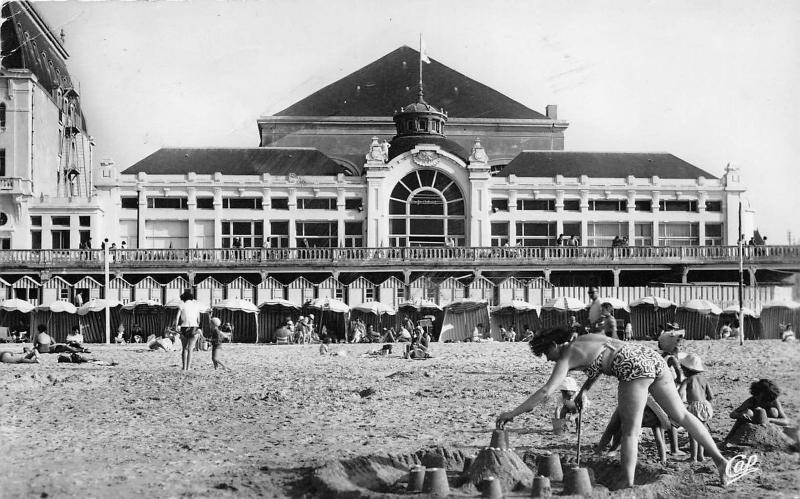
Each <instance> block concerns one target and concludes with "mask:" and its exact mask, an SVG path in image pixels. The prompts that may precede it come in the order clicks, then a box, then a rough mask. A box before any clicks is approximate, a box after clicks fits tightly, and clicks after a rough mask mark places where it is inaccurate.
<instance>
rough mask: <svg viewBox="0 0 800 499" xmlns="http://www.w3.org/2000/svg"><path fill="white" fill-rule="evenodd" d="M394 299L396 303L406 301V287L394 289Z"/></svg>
mask: <svg viewBox="0 0 800 499" xmlns="http://www.w3.org/2000/svg"><path fill="white" fill-rule="evenodd" d="M394 299H395V303H398V304H399V303H400V302H402V301H405V299H406V287H405V286H398V287H396V288H394Z"/></svg>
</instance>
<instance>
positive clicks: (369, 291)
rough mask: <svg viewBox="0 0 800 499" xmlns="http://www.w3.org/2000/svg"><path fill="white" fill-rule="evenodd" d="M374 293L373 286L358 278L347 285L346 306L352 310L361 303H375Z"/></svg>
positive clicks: (375, 295) (375, 296)
mask: <svg viewBox="0 0 800 499" xmlns="http://www.w3.org/2000/svg"><path fill="white" fill-rule="evenodd" d="M375 291H376V287H375V284H373V283H372V282H370V281H368V280H367V279H364V278H363V277H359V278H358V279H356V280H355V281H353V282H351V283H350V284H348V285H347V304H348V305H350V307H351V308H352V307H355V306H358V305H361V304H362V303H366V302H371V301H377V293H376V292H375ZM387 305H388V304H387ZM390 306H391V305H390ZM392 308H394V307H392Z"/></svg>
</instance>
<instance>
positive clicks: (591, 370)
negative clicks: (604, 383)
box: [583, 343, 617, 379]
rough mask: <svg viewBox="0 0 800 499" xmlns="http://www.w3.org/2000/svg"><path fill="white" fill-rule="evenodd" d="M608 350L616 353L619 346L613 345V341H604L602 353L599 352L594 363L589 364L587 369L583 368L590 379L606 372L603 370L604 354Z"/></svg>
mask: <svg viewBox="0 0 800 499" xmlns="http://www.w3.org/2000/svg"><path fill="white" fill-rule="evenodd" d="M606 350H609V351H611V352H613V353H616V351H617V348H616V347H614V346H612V345H611V343H604V344H603V348H601V349H600V353H599V354H597V357H595V359H594V360H593V361H592V363H591V364H589V366H588V367H587V368H586V369H584V370H583V372H585V373H586V376H587V377H588V378H589V379H594V378H597V377H598V376H600V375H601V374H604V371H603V354H605V353H606ZM611 357H612V358H613V357H614V356H613V355H612V356H611Z"/></svg>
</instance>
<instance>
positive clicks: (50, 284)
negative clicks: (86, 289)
mask: <svg viewBox="0 0 800 499" xmlns="http://www.w3.org/2000/svg"><path fill="white" fill-rule="evenodd" d="M71 294H72V286H71V285H70V283H68V282H67V281H65V280H64V279H62V278H61V277H58V276H53V277H51V278H50V279H48V280H46V281H45V282H44V283H42V298H41V300H40V303H39V304H40V305H49V304H51V303H53V302H55V301H66V302H69V301H72V297H71V296H70V295H71Z"/></svg>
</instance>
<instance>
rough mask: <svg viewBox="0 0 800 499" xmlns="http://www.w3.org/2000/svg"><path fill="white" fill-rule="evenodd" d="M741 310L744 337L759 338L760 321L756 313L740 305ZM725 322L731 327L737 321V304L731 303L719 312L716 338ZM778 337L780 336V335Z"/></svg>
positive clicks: (749, 338)
mask: <svg viewBox="0 0 800 499" xmlns="http://www.w3.org/2000/svg"><path fill="white" fill-rule="evenodd" d="M742 312H743V313H744V339H746V340H758V339H761V321H760V320H759V317H758V315H756V313H755V312H753V311H752V310H750V309H749V308H747V307H742ZM726 322H727V323H728V324H729V325H730V326H731V328H733V325H734V324H735V323H737V322H739V305H731V306H730V307H726V308H724V309H722V313H721V314H719V320H718V321H717V338H719V337H720V336H719V332H720V330H721V329H722V326H723V325H725V323H726ZM740 329H741V328H740ZM778 337H779V338H780V336H778Z"/></svg>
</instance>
